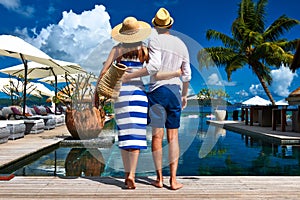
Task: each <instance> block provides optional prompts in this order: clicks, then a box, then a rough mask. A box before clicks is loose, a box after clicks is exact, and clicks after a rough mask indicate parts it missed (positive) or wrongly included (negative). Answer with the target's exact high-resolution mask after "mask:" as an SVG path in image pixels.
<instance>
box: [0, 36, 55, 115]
mask: <svg viewBox="0 0 300 200" xmlns="http://www.w3.org/2000/svg"><path fill="white" fill-rule="evenodd" d="M0 55H3V56H8V57H13V58H17V59H20V60H21V61H22V63H23V67H24V74H25V76H24V81H25V83H27V76H26V75H27V69H28V66H27V63H28V61H35V62H38V63H41V64H44V65H47V66H51V67H55V68H57V67H59V64H57V63H56V62H55V61H53V59H52V58H51V57H50V56H48V55H47V54H46V53H44V52H43V51H41V50H39V49H38V48H36V47H34V46H33V45H31V44H29V43H28V42H25V41H24V40H22V39H21V38H19V37H16V36H12V35H0ZM26 87H27V86H26V84H24V90H23V91H24V103H23V104H24V105H23V114H25V105H26Z"/></svg>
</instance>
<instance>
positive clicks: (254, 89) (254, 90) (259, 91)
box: [249, 84, 265, 96]
mask: <svg viewBox="0 0 300 200" xmlns="http://www.w3.org/2000/svg"><path fill="white" fill-rule="evenodd" d="M249 91H250V93H251V94H252V95H253V96H255V95H263V94H265V91H264V89H263V87H262V86H261V84H257V85H254V84H251V86H250V88H249Z"/></svg>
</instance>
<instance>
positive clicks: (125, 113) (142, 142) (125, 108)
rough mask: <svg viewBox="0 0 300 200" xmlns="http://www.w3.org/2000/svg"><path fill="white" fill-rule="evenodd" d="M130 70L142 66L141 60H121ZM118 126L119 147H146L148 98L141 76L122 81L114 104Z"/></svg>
mask: <svg viewBox="0 0 300 200" xmlns="http://www.w3.org/2000/svg"><path fill="white" fill-rule="evenodd" d="M121 63H122V64H125V65H126V66H128V67H130V68H132V70H136V69H140V68H142V67H143V65H142V63H141V62H136V61H121ZM114 106H115V107H114V110H115V119H116V123H117V128H118V144H119V148H121V149H146V148H147V139H146V126H147V111H148V98H147V95H146V93H145V91H144V86H143V82H142V81H141V78H137V79H132V80H131V81H130V82H127V83H123V84H122V86H121V89H120V95H119V97H118V98H117V99H116V101H115V104H114Z"/></svg>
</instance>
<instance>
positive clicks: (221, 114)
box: [215, 110, 226, 121]
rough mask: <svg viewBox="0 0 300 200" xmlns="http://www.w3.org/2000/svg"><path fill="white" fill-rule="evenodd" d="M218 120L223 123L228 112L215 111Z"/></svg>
mask: <svg viewBox="0 0 300 200" xmlns="http://www.w3.org/2000/svg"><path fill="white" fill-rule="evenodd" d="M215 115H216V120H218V121H223V120H225V117H226V110H215Z"/></svg>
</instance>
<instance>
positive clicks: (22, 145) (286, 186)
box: [0, 122, 300, 199]
mask: <svg viewBox="0 0 300 200" xmlns="http://www.w3.org/2000/svg"><path fill="white" fill-rule="evenodd" d="M216 124H217V123H216ZM219 125H220V126H227V128H228V126H230V127H234V126H235V128H241V129H243V130H246V131H247V130H248V128H249V130H248V131H251V132H253V133H256V134H265V135H268V134H271V135H272V137H275V136H276V135H277V136H276V137H277V138H283V139H290V137H296V138H297V139H300V138H298V137H299V136H300V134H295V135H284V136H282V135H280V134H281V133H280V132H271V131H269V130H270V127H265V128H263V127H255V126H251V127H250V126H247V127H243V124H241V123H240V124H238V123H236V124H232V122H223V123H219ZM261 128H262V129H261ZM259 131H260V133H259ZM286 134H290V133H286ZM274 135H275V136H274ZM66 136H68V132H67V130H66V128H65V126H63V127H57V128H55V129H53V130H51V131H45V132H44V133H41V134H37V135H26V136H25V137H24V138H21V139H18V140H14V141H11V140H10V141H9V142H8V143H5V144H1V145H0V166H5V165H6V164H7V163H10V162H13V161H14V160H17V159H20V158H21V157H24V156H25V157H26V155H28V154H30V153H33V152H36V151H38V150H39V149H41V148H45V147H47V146H49V145H53V144H55V143H57V142H59V141H60V140H61V139H63V138H64V137H66ZM268 137H269V136H268ZM286 137H288V138H286ZM296 138H294V139H296ZM154 178H155V177H137V188H136V189H135V190H126V189H124V187H123V186H124V180H123V179H122V178H116V177H93V178H83V177H81V178H78V177H74V178H61V177H40V176H34V177H31V176H26V177H24V176H16V177H14V178H12V179H11V180H9V181H0V199H300V176H299V177H298V176H192V177H188V176H182V177H178V180H179V181H180V182H181V183H183V184H184V187H183V188H182V189H180V190H178V191H172V190H169V188H168V186H169V183H168V179H169V177H165V187H164V188H155V187H153V186H152V185H151V184H150V183H151V181H153V180H154Z"/></svg>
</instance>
